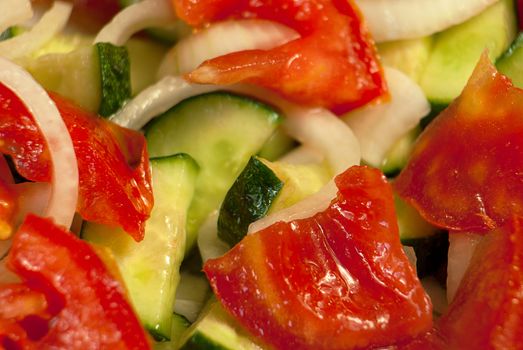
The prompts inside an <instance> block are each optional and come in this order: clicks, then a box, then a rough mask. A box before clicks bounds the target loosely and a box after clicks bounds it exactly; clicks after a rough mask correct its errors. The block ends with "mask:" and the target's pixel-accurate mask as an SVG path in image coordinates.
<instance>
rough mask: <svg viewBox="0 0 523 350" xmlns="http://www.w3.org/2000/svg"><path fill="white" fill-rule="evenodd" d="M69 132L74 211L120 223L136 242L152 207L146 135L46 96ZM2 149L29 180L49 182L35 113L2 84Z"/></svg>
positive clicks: (0, 137)
mask: <svg viewBox="0 0 523 350" xmlns="http://www.w3.org/2000/svg"><path fill="white" fill-rule="evenodd" d="M50 96H51V98H52V99H53V100H54V102H55V103H56V105H57V107H58V110H59V111H60V114H61V115H62V118H63V120H64V122H65V124H66V126H67V129H68V131H69V133H70V135H71V138H72V141H73V146H74V149H75V153H76V157H77V159H78V168H79V169H78V170H79V175H80V193H79V202H78V207H77V210H78V212H79V213H80V214H81V215H82V217H83V218H84V219H86V220H89V221H94V222H98V223H102V224H106V225H110V226H121V227H123V228H124V229H125V230H126V231H127V232H129V233H130V234H131V235H132V236H133V237H134V238H135V239H136V240H141V239H142V238H143V234H144V222H145V220H146V219H147V218H148V217H149V214H150V211H151V209H152V205H153V196H152V189H151V175H150V169H149V160H148V155H147V148H146V144H145V139H144V137H143V136H142V135H141V134H140V133H138V132H135V131H131V130H127V129H124V128H121V127H118V126H117V125H115V124H112V123H110V122H108V121H106V120H104V119H101V118H99V117H97V116H95V115H91V114H89V113H87V112H85V111H83V110H81V109H80V108H79V107H77V106H76V105H74V104H73V103H71V102H69V101H67V100H65V99H63V98H61V97H60V96H58V95H56V94H50ZM0 103H1V105H2V109H1V110H0V152H1V153H4V154H7V155H10V156H11V157H12V158H13V160H14V163H15V165H16V168H17V170H18V172H19V173H20V174H21V175H22V176H23V177H25V178H27V179H28V180H31V181H50V179H51V170H50V164H51V163H50V160H49V153H48V151H47V148H46V146H45V142H44V140H43V138H42V136H41V135H40V133H39V131H38V129H37V127H36V124H35V122H34V120H33V117H32V116H31V115H30V114H29V112H28V111H27V108H26V107H25V106H24V105H23V103H22V102H21V101H20V100H19V99H18V98H17V97H16V95H15V94H14V93H13V92H12V91H11V90H9V89H8V88H6V87H5V86H4V85H2V84H0Z"/></svg>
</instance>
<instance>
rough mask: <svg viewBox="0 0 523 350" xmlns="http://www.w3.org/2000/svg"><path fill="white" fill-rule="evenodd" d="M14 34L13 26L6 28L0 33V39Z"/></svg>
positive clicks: (5, 38)
mask: <svg viewBox="0 0 523 350" xmlns="http://www.w3.org/2000/svg"><path fill="white" fill-rule="evenodd" d="M13 36H14V33H13V28H12V27H9V28H7V29H6V30H4V31H3V32H2V33H0V41H3V40H7V39H10V38H12V37H13Z"/></svg>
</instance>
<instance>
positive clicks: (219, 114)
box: [145, 92, 281, 251]
mask: <svg viewBox="0 0 523 350" xmlns="http://www.w3.org/2000/svg"><path fill="white" fill-rule="evenodd" d="M280 122H281V116H280V115H279V114H278V113H277V112H276V111H275V110H274V109H272V108H270V107H269V106H267V105H265V104H262V103H260V102H257V101H254V100H252V99H249V98H246V97H241V96H237V95H233V94H229V93H224V92H215V93H210V94H204V95H199V96H196V97H192V98H189V99H187V100H184V101H182V102H181V103H179V104H178V105H176V106H174V107H173V108H171V109H170V110H169V111H167V112H166V113H164V114H163V115H161V116H159V117H158V118H156V119H154V120H153V121H152V122H151V123H150V124H148V125H147V126H146V131H145V137H146V138H147V146H148V149H149V153H150V154H151V156H154V157H157V156H162V155H166V154H172V153H177V152H185V153H188V154H190V155H191V156H192V157H194V159H196V161H197V162H198V164H199V165H200V167H201V172H200V175H199V177H198V180H197V184H196V194H195V198H194V201H193V202H192V204H191V207H190V209H189V214H188V225H187V245H186V249H187V251H188V250H190V249H191V248H192V247H193V246H194V243H195V241H196V236H197V233H198V229H199V227H200V226H201V224H202V223H203V221H204V220H205V219H206V218H207V216H208V215H209V213H210V212H211V211H212V210H215V209H218V208H219V206H220V204H221V202H222V201H223V198H224V197H225V194H226V193H227V191H228V190H229V188H230V187H231V185H232V184H233V182H234V180H235V179H236V178H237V177H238V175H239V173H240V172H241V170H242V169H243V168H244V167H245V165H246V164H247V162H248V161H249V158H250V157H251V156H252V155H254V154H256V153H258V152H259V151H260V149H261V148H262V146H263V145H264V144H265V142H266V141H267V139H268V138H269V137H270V136H271V135H272V134H273V133H274V130H275V129H276V128H277V126H278V124H279V123H280Z"/></svg>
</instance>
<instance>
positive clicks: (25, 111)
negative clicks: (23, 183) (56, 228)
mask: <svg viewBox="0 0 523 350" xmlns="http://www.w3.org/2000/svg"><path fill="white" fill-rule="evenodd" d="M0 82H1V83H0V100H1V101H2V110H1V111H0V113H1V114H2V118H0V136H1V137H0V140H2V142H0V152H2V153H6V154H9V155H11V156H12V157H13V158H14V161H15V164H16V165H17V167H18V171H19V172H20V173H30V172H32V171H33V169H29V168H28V166H29V164H30V163H32V162H35V161H36V158H38V157H40V156H41V154H42V153H43V150H42V149H43V148H44V147H45V148H46V152H45V159H46V162H45V165H43V169H40V171H44V172H45V180H47V181H50V182H51V183H52V191H51V197H50V198H49V203H48V205H47V208H46V212H45V215H46V216H49V217H52V218H53V219H54V220H55V222H56V223H57V224H59V225H63V226H65V227H69V226H70V225H71V222H72V220H73V216H74V212H75V208H76V206H77V201H78V186H79V184H78V182H79V176H78V165H77V159H76V155H75V151H74V149H73V144H72V141H71V137H70V135H69V132H68V130H67V125H66V124H65V122H64V121H63V120H62V118H61V116H60V112H59V110H58V109H57V106H56V104H55V102H54V101H52V100H51V98H50V97H49V95H48V94H47V93H46V92H45V90H44V89H42V87H41V86H40V85H38V84H37V83H36V82H35V81H34V79H33V78H32V77H31V76H30V75H29V74H28V73H27V72H26V71H24V70H23V69H22V68H20V67H19V66H17V65H15V64H13V63H11V62H10V61H8V60H5V59H0ZM24 133H25V134H26V135H25V136H24ZM29 135H30V136H31V137H28V136H29ZM16 138H19V140H15V139H16ZM20 138H22V140H20ZM22 168H25V169H22ZM34 180H37V179H34Z"/></svg>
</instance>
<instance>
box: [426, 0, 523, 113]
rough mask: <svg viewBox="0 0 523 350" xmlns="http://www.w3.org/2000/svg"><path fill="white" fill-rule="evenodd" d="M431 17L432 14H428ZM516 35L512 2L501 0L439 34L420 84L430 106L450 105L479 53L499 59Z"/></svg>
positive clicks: (472, 68)
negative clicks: (486, 51) (485, 52)
mask: <svg viewBox="0 0 523 350" xmlns="http://www.w3.org/2000/svg"><path fill="white" fill-rule="evenodd" d="M427 13H428V14H431V15H432V13H431V12H427ZM516 33H517V30H516V14H515V11H514V2H513V0H501V1H498V2H497V3H496V4H494V5H493V6H491V7H489V8H488V9H487V10H485V11H484V12H482V13H481V14H479V15H478V16H476V17H474V18H472V19H470V20H468V21H467V22H465V23H463V24H460V25H458V26H456V27H453V28H450V29H449V30H446V31H444V32H442V33H439V34H437V35H436V37H435V38H434V44H433V47H432V52H431V54H430V57H429V60H428V62H427V63H426V66H425V70H424V72H423V74H422V76H421V79H420V85H421V88H422V89H423V91H424V92H425V94H426V96H427V98H428V100H429V101H430V102H431V103H433V104H444V105H447V104H449V103H450V102H451V101H452V100H453V99H454V98H456V97H457V96H458V95H459V94H460V93H461V90H463V87H464V86H465V85H466V83H467V80H468V78H469V77H470V75H471V73H472V71H473V70H474V66H475V64H476V62H477V61H478V59H479V57H480V55H481V53H482V52H483V51H485V50H488V54H489V57H490V58H491V59H495V58H497V57H499V56H500V55H501V54H502V53H503V52H504V51H505V50H506V49H507V48H508V47H509V46H510V44H511V42H512V40H513V39H514V37H515V35H516Z"/></svg>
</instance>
